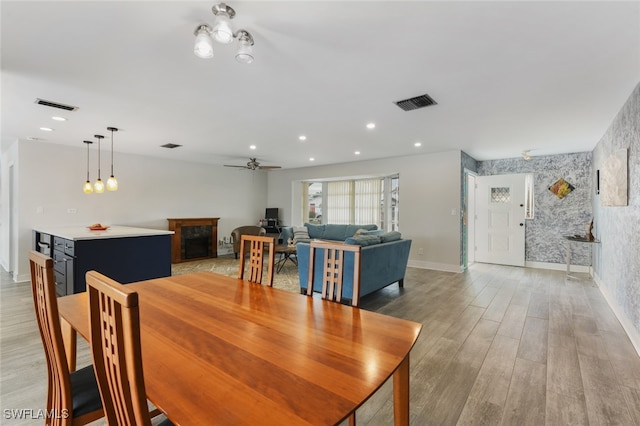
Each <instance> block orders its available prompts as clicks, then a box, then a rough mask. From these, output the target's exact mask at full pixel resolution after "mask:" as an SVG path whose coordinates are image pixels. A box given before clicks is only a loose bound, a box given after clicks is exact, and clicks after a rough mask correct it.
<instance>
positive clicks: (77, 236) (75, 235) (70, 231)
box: [34, 226, 174, 240]
mask: <svg viewBox="0 0 640 426" xmlns="http://www.w3.org/2000/svg"><path fill="white" fill-rule="evenodd" d="M34 230H35V231H37V232H42V233H45V234H50V235H55V236H56V237H62V238H65V239H67V240H95V239H99V238H127V237H149V236H153V235H169V234H173V233H174V232H173V231H167V230H164V229H149V228H134V227H131V226H110V227H109V228H108V229H107V230H105V231H92V230H90V229H89V228H88V227H86V226H70V227H64V228H34Z"/></svg>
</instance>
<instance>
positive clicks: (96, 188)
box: [93, 135, 104, 194]
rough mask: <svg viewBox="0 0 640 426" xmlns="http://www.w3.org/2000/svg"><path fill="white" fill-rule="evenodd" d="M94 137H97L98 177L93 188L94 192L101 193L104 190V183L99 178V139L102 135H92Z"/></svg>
mask: <svg viewBox="0 0 640 426" xmlns="http://www.w3.org/2000/svg"><path fill="white" fill-rule="evenodd" d="M93 137H94V138H96V139H98V179H96V182H95V183H94V184H93V190H94V191H95V192H96V194H102V193H103V192H104V183H103V182H102V179H100V140H101V139H104V136H102V135H93Z"/></svg>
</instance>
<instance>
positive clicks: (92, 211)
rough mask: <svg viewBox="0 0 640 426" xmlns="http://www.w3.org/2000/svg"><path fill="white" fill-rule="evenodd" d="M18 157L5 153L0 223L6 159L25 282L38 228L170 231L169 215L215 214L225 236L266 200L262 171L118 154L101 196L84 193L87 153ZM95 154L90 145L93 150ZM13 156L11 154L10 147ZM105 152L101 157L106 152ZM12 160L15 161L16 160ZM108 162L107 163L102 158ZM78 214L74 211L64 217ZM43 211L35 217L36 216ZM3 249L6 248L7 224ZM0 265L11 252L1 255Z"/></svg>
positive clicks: (29, 147) (22, 153) (24, 146)
mask: <svg viewBox="0 0 640 426" xmlns="http://www.w3.org/2000/svg"><path fill="white" fill-rule="evenodd" d="M14 145H18V148H17V156H16V155H15V154H12V155H8V154H10V153H9V152H8V153H3V156H2V168H1V170H2V174H3V176H2V212H0V214H2V215H3V216H2V222H3V223H8V205H7V204H8V203H7V202H5V198H7V197H8V195H5V192H6V191H5V182H6V180H7V179H5V173H6V170H7V169H8V167H7V165H8V162H9V160H11V161H14V162H15V163H16V164H17V165H19V167H16V174H17V188H18V194H17V197H16V198H17V203H18V210H19V215H18V218H17V219H16V222H17V227H18V242H17V244H14V247H15V250H16V253H17V254H18V255H19V262H18V268H17V270H15V271H13V274H14V279H16V280H20V281H22V280H27V279H28V273H29V264H28V251H29V250H31V249H32V232H31V230H32V229H33V228H34V227H37V226H47V227H52V226H55V227H60V226H78V225H90V224H92V223H95V222H100V223H103V224H106V225H128V226H139V227H145V228H156V229H167V220H166V219H167V218H169V217H219V218H220V221H219V223H218V236H219V238H222V237H223V236H229V235H230V232H231V230H232V229H233V228H235V227H237V226H240V225H248V224H257V222H258V220H259V219H260V218H262V216H263V215H264V209H265V207H266V201H267V195H266V194H267V179H266V172H261V171H255V172H252V171H249V170H244V169H229V168H225V167H222V166H210V165H205V164H199V163H187V162H181V161H171V160H165V159H157V158H151V157H144V156H138V155H128V154H121V153H117V152H116V153H115V155H114V163H115V175H116V178H118V182H119V189H118V191H116V192H106V191H105V193H104V194H89V195H87V194H84V193H83V192H82V184H83V183H84V181H85V180H86V149H85V147H84V146H82V147H78V148H74V147H69V146H64V145H54V144H49V143H43V142H32V141H19V142H18V143H17V144H14ZM94 149H95V148H94ZM10 151H11V153H13V152H14V151H12V150H10ZM103 154H104V152H103ZM16 157H17V158H16ZM105 157H107V159H105ZM108 157H109V156H108V155H103V159H102V176H101V177H102V179H103V180H104V181H106V179H107V178H108V177H109V166H108ZM96 161H97V158H96V152H95V150H94V151H92V156H91V164H92V165H91V167H90V173H91V180H92V181H94V180H95V179H96V177H97V162H96ZM68 209H75V210H76V213H69V212H68ZM40 210H41V211H42V213H38V211H40ZM3 231H5V232H4V234H3V235H2V238H3V241H2V246H3V247H5V246H7V247H8V241H6V239H8V236H7V235H6V234H7V233H6V226H3ZM2 254H3V258H2V259H1V261H2V265H3V266H4V267H5V268H7V267H9V266H10V265H8V262H9V260H8V255H7V251H6V250H2Z"/></svg>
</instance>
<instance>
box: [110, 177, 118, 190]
mask: <svg viewBox="0 0 640 426" xmlns="http://www.w3.org/2000/svg"><path fill="white" fill-rule="evenodd" d="M117 190H118V181H117V180H116V178H115V177H114V176H113V175H111V176H110V177H109V179H107V191H117Z"/></svg>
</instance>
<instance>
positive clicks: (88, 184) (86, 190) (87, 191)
mask: <svg viewBox="0 0 640 426" xmlns="http://www.w3.org/2000/svg"><path fill="white" fill-rule="evenodd" d="M83 142H84V143H86V144H87V181H86V182H85V183H84V185H83V186H82V190H83V191H84V193H85V194H91V193H92V192H93V185H91V180H90V179H89V145H91V144H92V143H93V142H91V141H83Z"/></svg>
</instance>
